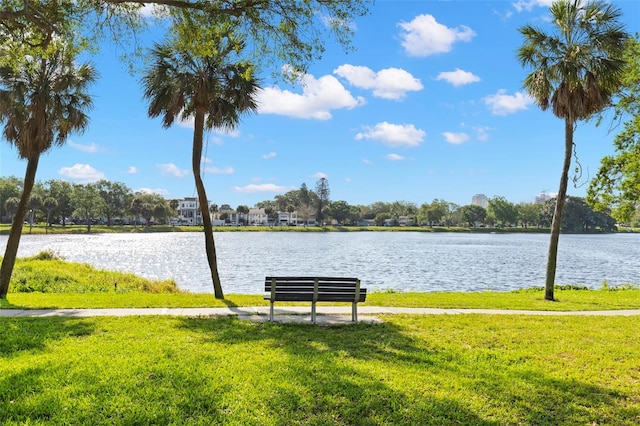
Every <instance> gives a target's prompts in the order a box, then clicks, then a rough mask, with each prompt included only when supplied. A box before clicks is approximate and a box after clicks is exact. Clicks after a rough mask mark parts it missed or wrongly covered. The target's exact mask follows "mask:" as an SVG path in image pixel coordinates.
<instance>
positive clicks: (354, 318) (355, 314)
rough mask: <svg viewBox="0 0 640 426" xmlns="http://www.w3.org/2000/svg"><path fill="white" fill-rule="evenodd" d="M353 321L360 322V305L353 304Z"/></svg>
mask: <svg viewBox="0 0 640 426" xmlns="http://www.w3.org/2000/svg"><path fill="white" fill-rule="evenodd" d="M351 321H352V322H354V323H357V322H358V304H357V303H351Z"/></svg>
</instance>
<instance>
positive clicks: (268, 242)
mask: <svg viewBox="0 0 640 426" xmlns="http://www.w3.org/2000/svg"><path fill="white" fill-rule="evenodd" d="M214 238H215V242H216V249H217V254H218V267H219V271H220V279H221V281H222V285H223V289H224V291H225V293H253V294H255V293H262V290H263V282H264V277H265V276H267V275H326V276H334V275H337V276H355V277H358V278H360V279H361V280H362V282H363V286H365V287H367V288H369V289H370V291H371V290H374V291H382V290H387V289H393V290H397V291H426V292H429V291H483V290H495V291H509V290H515V289H519V288H528V287H541V286H543V285H544V276H545V267H546V256H547V249H548V244H549V236H548V235H547V234H517V233H507V234H467V233H430V232H344V233H342V232H325V233H321V232H308V233H307V232H224V233H217V234H215V236H214ZM6 242H7V236H6V235H5V236H0V247H1V248H2V253H4V248H5V246H6ZM43 250H52V251H54V252H56V253H57V254H59V255H61V256H62V257H64V258H65V259H66V260H69V261H73V262H84V263H89V264H91V265H93V266H95V267H98V268H101V269H108V270H118V271H125V272H133V273H135V274H138V275H141V276H144V277H147V278H152V279H167V278H171V279H174V280H175V281H176V282H177V283H178V285H179V286H180V288H182V289H185V290H189V291H192V292H207V293H209V292H211V293H212V292H213V289H212V284H211V275H210V272H209V269H208V265H207V261H206V256H205V251H204V235H203V234H202V233H199V232H186V233H150V234H90V235H59V234H56V235H28V234H25V235H23V236H22V240H21V242H20V249H19V251H18V256H20V257H23V256H31V255H34V254H37V253H38V252H40V251H43ZM639 272H640V236H638V235H635V234H622V233H621V234H605V235H561V236H560V246H559V252H558V267H557V274H556V282H557V283H558V284H576V283H577V284H581V285H586V286H589V287H592V288H599V287H600V286H601V285H602V282H603V280H606V281H607V282H608V283H609V285H619V284H625V283H633V284H637V283H638V281H639V279H638V276H639Z"/></svg>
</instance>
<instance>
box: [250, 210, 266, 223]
mask: <svg viewBox="0 0 640 426" xmlns="http://www.w3.org/2000/svg"><path fill="white" fill-rule="evenodd" d="M247 224H249V225H268V224H269V216H268V215H267V213H265V211H264V209H249V213H248V214H247Z"/></svg>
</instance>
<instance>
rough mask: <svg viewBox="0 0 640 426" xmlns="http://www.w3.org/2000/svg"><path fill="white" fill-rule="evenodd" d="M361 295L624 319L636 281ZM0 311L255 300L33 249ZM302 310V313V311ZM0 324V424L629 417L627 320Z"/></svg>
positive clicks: (636, 390)
mask: <svg viewBox="0 0 640 426" xmlns="http://www.w3.org/2000/svg"><path fill="white" fill-rule="evenodd" d="M628 287H629V288H626V289H623V288H619V289H610V288H603V289H601V290H577V289H558V290H557V291H556V296H557V298H558V301H556V302H547V301H544V300H543V292H542V291H541V290H523V291H519V292H509V293H497V292H482V293H391V292H382V293H375V292H374V293H371V294H369V295H368V297H367V302H366V303H365V305H388V306H410V307H417V306H425V307H442V308H502V309H542V310H600V309H640V289H639V288H638V287H637V286H636V287H633V286H628ZM11 289H12V292H10V293H9V294H8V297H7V298H6V299H0V308H2V309H12V308H27V309H31V308H83V307H84V308H88V307H93V308H100V307H196V306H198V307H207V306H210V307H215V306H249V305H265V304H266V303H265V301H264V300H262V296H261V295H227V299H226V300H224V301H220V300H216V299H214V298H213V296H212V295H211V294H189V293H182V292H179V291H178V290H177V288H176V287H175V285H174V283H172V282H171V281H169V282H166V281H162V282H154V281H149V280H145V279H142V278H139V277H135V276H133V275H131V274H120V273H115V272H110V271H100V270H95V269H93V268H91V267H89V266H87V265H78V264H72V263H68V262H64V261H62V260H60V259H56V258H55V256H52V255H51V253H41V254H40V255H38V256H35V257H33V258H28V259H19V261H18V262H17V264H16V270H15V272H14V277H13V279H12V287H11ZM306 305H309V304H308V303H307V304H306ZM379 318H380V319H381V320H382V321H383V322H382V323H380V324H367V323H360V324H357V325H342V326H334V327H323V326H313V325H306V324H293V323H286V324H283V323H274V324H272V323H267V322H251V321H243V320H240V319H238V318H237V317H230V318H228V317H220V318H218V317H212V318H206V317H200V318H188V317H165V316H140V317H94V318H71V317H39V318H28V317H19V318H10V317H6V318H3V317H0V424H3V425H70V424H74V425H75V424H77V425H80V424H82V425H84V424H91V425H113V424H118V425H121V424H123V425H157V424H163V425H168V424H175V425H178V424H180V425H182V424H186V425H213V424H225V425H243V426H244V425H260V426H262V425H278V426H279V425H459V424H463V425H509V424H513V425H637V424H640V369H639V368H638V366H640V332H639V330H640V316H631V317H605V316H593V317H583V316H549V317H546V316H545V317H537V316H522V315H513V316H511V315H510V316H503V315H495V316H492V315H469V314H467V315H434V316H424V315H416V316H411V315H397V316H394V315H379Z"/></svg>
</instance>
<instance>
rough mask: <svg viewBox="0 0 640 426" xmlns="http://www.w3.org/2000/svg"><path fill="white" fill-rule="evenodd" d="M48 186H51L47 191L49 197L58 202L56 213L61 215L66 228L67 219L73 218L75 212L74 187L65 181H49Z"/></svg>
mask: <svg viewBox="0 0 640 426" xmlns="http://www.w3.org/2000/svg"><path fill="white" fill-rule="evenodd" d="M47 185H48V186H49V188H48V189H47V194H48V196H49V197H51V198H55V200H56V201H57V202H58V206H57V207H56V209H55V212H56V213H57V214H59V215H60V219H61V220H62V226H66V224H67V217H69V216H71V215H72V214H73V210H74V208H73V206H72V205H71V194H72V193H73V186H72V185H71V184H70V183H69V182H66V181H64V180H49V181H47Z"/></svg>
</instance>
